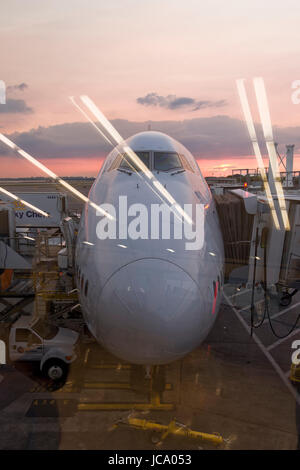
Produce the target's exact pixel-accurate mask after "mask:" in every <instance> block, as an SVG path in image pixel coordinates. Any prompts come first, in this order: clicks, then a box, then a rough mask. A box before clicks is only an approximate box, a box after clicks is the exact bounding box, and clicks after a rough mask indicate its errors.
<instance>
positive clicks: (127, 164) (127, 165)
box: [118, 152, 150, 171]
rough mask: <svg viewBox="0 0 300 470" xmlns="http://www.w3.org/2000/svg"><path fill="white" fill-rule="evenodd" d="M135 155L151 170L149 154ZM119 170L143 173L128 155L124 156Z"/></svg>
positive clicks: (139, 153)
mask: <svg viewBox="0 0 300 470" xmlns="http://www.w3.org/2000/svg"><path fill="white" fill-rule="evenodd" d="M135 154H136V155H137V156H138V157H139V158H140V160H141V161H142V163H144V165H146V167H147V168H149V165H150V155H149V152H135ZM118 168H124V169H126V170H132V171H141V170H140V168H139V167H138V166H137V165H136V164H135V163H134V162H133V161H132V160H131V158H130V157H129V156H128V155H126V154H123V155H122V156H121V163H120V165H119V166H118Z"/></svg>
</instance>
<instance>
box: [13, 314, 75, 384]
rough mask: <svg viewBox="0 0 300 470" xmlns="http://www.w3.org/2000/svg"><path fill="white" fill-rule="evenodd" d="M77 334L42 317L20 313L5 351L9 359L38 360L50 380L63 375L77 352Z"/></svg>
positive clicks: (61, 377) (58, 378)
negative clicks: (34, 318)
mask: <svg viewBox="0 0 300 470" xmlns="http://www.w3.org/2000/svg"><path fill="white" fill-rule="evenodd" d="M78 342H79V334H78V333H77V332H76V331H73V330H70V329H68V328H60V327H57V326H55V325H53V324H50V323H47V322H45V321H44V320H42V319H38V320H32V317H29V316H22V317H20V318H19V319H18V320H17V321H16V322H15V323H13V324H12V325H11V327H10V333H9V339H8V351H9V358H10V360H11V361H38V362H39V364H40V370H41V371H42V372H43V373H44V374H45V375H46V376H47V377H48V378H50V379H51V380H60V379H63V378H64V377H65V376H66V374H67V371H68V366H69V364H71V363H72V362H74V361H75V360H76V358H77V357H78V355H79V345H78Z"/></svg>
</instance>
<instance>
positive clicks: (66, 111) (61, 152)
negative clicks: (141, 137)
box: [0, 0, 300, 177]
mask: <svg viewBox="0 0 300 470" xmlns="http://www.w3.org/2000/svg"><path fill="white" fill-rule="evenodd" d="M299 13H300V2H299V1H294V0H285V1H284V2H283V1H282V0H280V1H279V0H272V1H270V0H264V2H262V1H261V0H260V1H258V0H251V1H250V0H245V1H243V2H241V1H240V0H239V1H235V0H231V1H230V0H229V1H228V2H224V1H223V0H222V1H221V0H220V1H219V0H210V1H207V2H201V1H199V0H187V1H185V2H183V1H182V0H151V1H150V0H111V1H110V2H107V1H104V0H89V1H88V2H87V1H84V0H51V1H48V2H41V1H40V0H26V2H24V0H10V1H9V2H5V3H4V4H2V6H1V17H0V25H1V69H0V70H1V71H0V80H4V82H5V83H6V86H7V95H6V104H0V131H1V132H2V133H4V134H5V135H7V136H9V137H10V138H11V139H12V140H13V141H14V142H16V143H18V145H20V146H21V147H22V148H24V149H25V150H26V151H28V152H29V153H31V154H32V155H34V156H35V157H36V158H38V159H40V160H41V161H42V162H43V163H44V164H46V165H47V166H48V167H49V168H51V169H52V170H53V171H55V172H57V173H58V174H59V175H61V176H63V175H83V176H94V175H96V174H97V172H98V170H99V168H100V166H101V162H102V161H103V157H104V156H105V155H106V154H107V153H108V152H109V151H110V148H109V146H108V145H107V144H106V143H105V142H104V141H103V140H102V139H101V136H99V135H98V134H97V133H96V132H95V130H94V129H93V128H92V126H91V125H90V124H88V123H87V122H86V121H85V119H84V117H83V116H82V115H80V114H79V113H78V111H77V110H76V109H75V108H74V106H73V105H72V104H71V102H70V100H69V96H75V97H78V96H79V95H82V94H87V95H89V96H90V97H91V98H92V99H93V101H94V102H95V103H96V104H97V106H98V107H99V108H100V109H101V110H102V112H103V113H104V114H105V115H106V117H107V118H109V119H110V120H112V122H113V124H114V125H115V127H116V128H117V130H118V131H119V132H120V133H121V135H123V136H124V137H128V136H129V135H130V134H132V133H135V132H138V131H141V130H146V129H147V127H148V124H149V122H151V128H152V129H153V130H161V131H163V132H166V133H168V134H170V135H172V136H173V137H175V138H177V139H178V140H180V141H181V142H182V143H183V144H184V145H186V147H187V148H189V150H191V151H192V153H193V154H194V155H195V157H196V158H197V159H198V162H199V165H200V167H201V169H202V170H203V173H204V174H205V175H208V174H213V173H214V174H220V171H221V169H220V165H224V164H227V165H228V167H227V171H226V172H225V174H226V173H228V172H231V168H233V167H235V168H247V167H250V168H256V166H257V165H256V161H255V158H254V157H253V156H252V148H251V145H250V144H249V137H248V134H247V131H246V128H245V126H244V123H243V117H242V112H241V106H240V102H239V99H238V95H237V91H236V85H235V80H236V79H237V78H245V79H247V81H246V84H247V91H248V96H249V100H250V103H251V106H252V108H253V115H254V118H255V121H256V122H259V120H258V113H257V107H256V104H255V99H254V93H253V86H252V81H251V80H252V78H253V77H256V76H260V77H263V78H264V80H265V85H266V90H267V94H268V100H269V105H270V111H271V118H272V123H273V126H274V134H275V139H276V140H277V141H278V142H279V143H280V150H281V151H283V150H284V145H285V144H291V143H294V144H295V145H296V155H298V154H299V156H300V104H299V105H296V104H293V103H292V100H291V95H292V92H293V90H292V82H294V81H295V80H300V70H299V59H300V28H299ZM258 128H259V126H258ZM294 167H295V168H294V169H300V158H298V157H297V158H296V161H295V165H294ZM31 175H33V176H39V175H40V176H42V174H41V173H39V172H38V171H37V170H36V169H33V168H32V167H31V166H30V165H29V163H27V162H24V161H22V159H21V157H16V156H14V155H13V154H12V153H9V152H8V151H7V149H6V148H5V147H4V146H3V144H1V146H0V177H5V176H10V177H19V176H31Z"/></svg>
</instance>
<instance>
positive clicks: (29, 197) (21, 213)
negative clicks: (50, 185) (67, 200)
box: [13, 193, 65, 227]
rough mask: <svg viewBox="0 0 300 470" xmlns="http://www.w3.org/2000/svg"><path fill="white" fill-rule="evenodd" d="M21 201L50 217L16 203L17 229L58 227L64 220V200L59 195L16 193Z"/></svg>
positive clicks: (62, 196) (14, 203)
mask: <svg viewBox="0 0 300 470" xmlns="http://www.w3.org/2000/svg"><path fill="white" fill-rule="evenodd" d="M16 195H17V196H18V197H19V198H20V199H24V200H25V201H26V202H29V203H30V204H32V205H34V206H36V207H38V208H39V209H41V210H43V211H44V212H46V213H47V214H49V217H46V216H45V215H42V214H39V213H38V212H36V211H35V210H34V209H31V208H28V207H26V206H25V205H24V204H23V203H22V202H21V201H14V202H13V205H14V209H15V216H16V227H58V226H59V224H60V221H61V218H62V215H63V214H62V198H64V197H65V196H64V195H62V194H59V193H51V194H50V193H22V194H21V193H16Z"/></svg>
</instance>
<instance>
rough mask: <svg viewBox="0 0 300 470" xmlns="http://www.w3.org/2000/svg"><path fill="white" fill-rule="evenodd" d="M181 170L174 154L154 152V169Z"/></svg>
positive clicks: (177, 157)
mask: <svg viewBox="0 0 300 470" xmlns="http://www.w3.org/2000/svg"><path fill="white" fill-rule="evenodd" d="M178 168H182V163H181V161H180V158H179V155H178V154H177V153H175V152H154V169H155V170H158V171H169V170H176V169H178Z"/></svg>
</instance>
